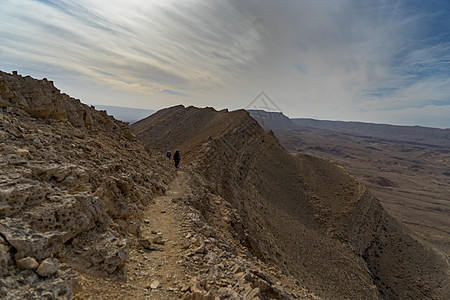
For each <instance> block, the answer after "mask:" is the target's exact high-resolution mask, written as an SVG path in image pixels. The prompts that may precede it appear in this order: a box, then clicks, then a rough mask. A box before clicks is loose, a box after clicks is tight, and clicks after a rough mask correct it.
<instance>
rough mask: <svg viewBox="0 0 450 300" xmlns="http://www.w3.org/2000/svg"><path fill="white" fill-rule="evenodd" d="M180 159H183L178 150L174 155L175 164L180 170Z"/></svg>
mask: <svg viewBox="0 0 450 300" xmlns="http://www.w3.org/2000/svg"><path fill="white" fill-rule="evenodd" d="M180 159H181V155H180V151H178V150H177V151H176V152H175V154H174V155H173V162H174V164H175V168H178V165H179V164H180Z"/></svg>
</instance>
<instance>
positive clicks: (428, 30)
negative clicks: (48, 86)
mask: <svg viewBox="0 0 450 300" xmlns="http://www.w3.org/2000/svg"><path fill="white" fill-rule="evenodd" d="M449 15H450V1H448V0H427V1H416V0H407V1H406V0H404V1H388V0H386V1H383V0H328V1H321V0H302V1H293V0H292V1H269V0H248V1H239V0H228V1H224V0H221V1H219V0H209V1H200V0H186V1H173V0H164V1H155V0H154V1H149V0H127V1H119V0H108V1H107V0H78V1H70V0H59V1H57V0H20V1H16V0H2V1H0V69H1V70H2V71H6V72H11V71H13V70H17V71H19V73H20V74H23V75H31V76H33V77H36V78H43V77H46V78H48V79H50V80H53V81H54V82H55V85H56V86H57V87H58V88H59V89H61V90H62V91H64V92H66V93H68V94H69V95H71V96H72V97H75V98H79V99H81V100H82V101H83V102H85V103H88V104H103V105H115V106H126V107H137V108H147V109H159V108H163V107H167V106H171V105H176V104H179V103H182V104H185V105H195V106H200V107H203V106H213V107H215V108H216V109H222V108H229V109H237V108H245V107H247V106H248V104H249V103H251V102H252V101H253V100H254V98H255V97H256V96H257V95H258V94H259V93H260V92H261V91H264V92H265V93H266V94H267V95H269V96H270V98H271V99H272V100H273V102H275V103H276V104H277V107H279V108H280V109H281V110H282V111H283V112H284V113H285V114H286V115H288V116H289V117H310V118H317V119H328V120H348V121H350V120H353V121H363V122H376V123H390V124H400V125H423V126H431V127H441V128H450V67H449V66H450V65H449V62H450V18H449V17H448V16H449Z"/></svg>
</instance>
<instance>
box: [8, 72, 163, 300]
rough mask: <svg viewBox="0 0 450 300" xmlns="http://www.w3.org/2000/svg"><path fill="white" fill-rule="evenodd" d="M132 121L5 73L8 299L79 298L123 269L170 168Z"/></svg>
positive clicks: (45, 84) (47, 84) (44, 83)
mask: <svg viewBox="0 0 450 300" xmlns="http://www.w3.org/2000/svg"><path fill="white" fill-rule="evenodd" d="M153 154H154V153H152V152H150V150H146V149H145V148H144V147H143V145H142V144H141V143H139V142H138V140H137V139H136V137H135V136H134V134H133V133H132V131H131V130H130V129H129V127H128V125H127V124H125V123H122V122H119V121H116V120H114V119H113V118H112V117H110V116H108V115H107V114H106V113H105V112H104V111H103V112H102V111H96V110H95V109H94V108H93V107H89V106H87V105H85V104H82V103H81V102H80V101H79V100H76V99H73V98H70V97H69V96H67V95H65V94H62V93H60V91H59V90H58V89H56V88H55V87H54V86H53V84H52V82H51V81H48V80H46V79H44V80H35V79H33V78H31V77H29V76H27V77H22V76H20V75H17V74H7V73H3V72H1V73H0V165H1V168H0V298H2V299H19V298H20V299H25V298H27V299H31V298H33V299H34V298H45V297H49V298H55V299H56V298H58V299H62V298H68V299H69V298H72V297H73V294H72V293H73V289H74V288H76V280H77V277H78V276H79V275H77V274H98V275H99V276H102V275H103V276H104V275H107V274H113V273H117V272H119V273H120V272H122V270H123V266H124V265H125V263H126V260H127V243H128V236H129V235H130V234H137V232H138V229H139V220H140V218H141V215H140V214H141V211H142V207H143V206H145V205H147V204H148V203H150V202H151V199H152V198H153V197H154V196H155V195H160V194H162V193H164V191H165V189H166V183H167V182H168V181H169V180H170V178H171V175H170V174H169V173H167V171H166V169H167V166H165V165H164V162H160V161H159V160H158V158H157V157H158V156H156V155H153Z"/></svg>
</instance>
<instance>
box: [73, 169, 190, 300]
mask: <svg viewBox="0 0 450 300" xmlns="http://www.w3.org/2000/svg"><path fill="white" fill-rule="evenodd" d="M187 179H188V178H187V174H186V173H185V172H183V171H177V176H176V177H175V179H174V180H173V181H172V183H171V184H170V185H169V189H168V191H167V193H166V195H165V196H160V197H157V198H155V199H154V203H152V204H150V205H148V206H147V207H146V209H145V211H144V215H143V216H144V217H143V222H142V225H141V231H142V234H141V237H140V238H135V237H130V238H129V240H130V245H129V257H128V261H127V264H126V267H125V273H126V276H120V277H119V276H116V277H112V278H98V277H93V276H83V278H82V279H81V281H80V290H79V292H78V293H76V295H75V299H177V298H179V297H180V296H181V295H182V294H181V290H183V288H184V287H187V284H188V281H189V279H188V278H186V277H185V276H186V274H187V273H186V270H185V269H184V266H183V265H182V259H183V255H182V251H183V245H182V241H183V240H185V236H186V234H187V233H188V229H187V227H188V226H189V225H188V224H187V223H186V222H187V219H186V218H185V216H183V214H182V212H181V210H180V209H179V208H178V207H177V205H176V204H175V203H174V202H173V201H172V200H173V199H177V198H178V197H181V196H182V195H184V194H186V193H187V191H188V187H187ZM158 236H162V240H163V242H164V244H159V243H153V242H152V243H151V246H149V247H155V248H158V249H156V250H150V249H148V247H147V248H145V247H143V245H144V244H145V242H144V243H143V242H142V240H148V241H153V240H154V239H155V238H158Z"/></svg>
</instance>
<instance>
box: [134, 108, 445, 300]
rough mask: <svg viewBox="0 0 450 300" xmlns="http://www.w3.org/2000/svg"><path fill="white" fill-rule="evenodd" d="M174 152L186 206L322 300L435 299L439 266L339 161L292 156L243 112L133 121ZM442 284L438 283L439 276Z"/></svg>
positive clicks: (166, 114) (439, 293)
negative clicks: (187, 194)
mask: <svg viewBox="0 0 450 300" xmlns="http://www.w3.org/2000/svg"><path fill="white" fill-rule="evenodd" d="M132 128H133V129H134V130H135V132H136V134H137V136H138V137H139V138H140V139H142V140H143V141H144V142H145V143H146V145H148V146H152V147H155V148H157V149H159V150H160V151H166V150H168V149H172V150H174V149H175V148H177V149H179V150H181V152H182V155H183V157H184V159H183V160H182V164H185V165H186V168H187V170H188V171H189V173H190V175H191V179H190V180H191V182H192V183H191V187H192V193H193V197H191V198H190V199H188V200H189V201H188V203H189V204H190V205H192V206H193V207H195V208H196V209H197V210H198V211H199V212H200V213H201V216H202V217H203V218H204V219H205V220H206V222H207V223H208V224H209V225H210V226H211V227H212V228H213V229H214V230H215V231H216V232H217V234H218V235H220V236H223V237H224V238H226V239H228V240H235V241H239V243H240V245H242V246H243V247H244V248H245V249H247V250H248V252H249V253H250V254H251V255H253V256H256V257H258V258H259V259H261V261H263V262H265V263H268V264H271V265H273V266H274V267H276V268H280V269H282V271H283V272H284V273H285V274H289V275H291V276H293V277H294V278H295V279H296V280H298V282H299V284H301V285H304V286H306V287H308V288H310V289H311V290H312V291H314V292H315V293H316V294H318V295H319V296H322V297H324V298H326V299H344V298H349V299H354V298H360V299H377V298H384V299H424V298H429V299H445V298H446V296H447V295H448V292H449V291H448V277H447V276H448V270H449V269H448V262H446V260H445V258H444V257H442V256H440V255H439V254H438V253H436V252H434V251H433V250H432V249H430V248H428V247H426V246H424V245H423V244H421V243H420V242H418V241H417V240H416V239H414V238H413V237H411V236H410V235H409V233H408V230H406V229H405V228H404V227H403V226H402V225H400V224H399V223H398V222H397V221H396V220H395V219H393V218H392V217H391V216H389V214H388V213H386V211H384V209H383V208H382V206H381V205H380V203H379V201H378V200H376V199H375V198H374V197H372V196H371V195H370V192H369V191H368V190H367V189H366V188H365V187H364V186H363V185H361V184H360V183H359V182H358V181H357V180H356V179H355V178H354V177H352V176H351V175H350V174H349V173H348V172H347V171H346V170H345V168H343V167H342V166H340V165H337V164H330V163H327V162H325V161H322V160H320V159H317V158H313V157H310V156H305V155H298V156H292V155H291V154H289V153H288V152H287V151H286V150H284V148H283V147H281V145H280V144H279V143H278V140H277V139H276V138H275V137H274V136H273V134H271V133H270V132H264V131H263V129H261V127H260V126H259V125H258V123H257V122H256V121H255V120H254V119H252V118H251V117H250V116H249V115H248V113H247V112H245V111H236V112H232V113H229V112H226V111H221V112H217V111H215V110H214V109H211V108H206V109H197V108H194V107H188V108H184V107H182V106H178V107H174V108H169V109H165V110H162V111H160V112H157V113H156V114H154V115H152V116H150V117H148V118H146V119H144V120H141V121H140V122H137V123H135V124H134V125H133V126H132ZM445 280H447V281H445Z"/></svg>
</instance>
